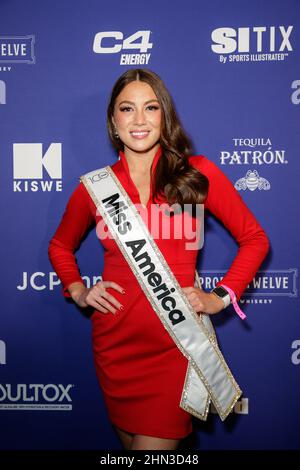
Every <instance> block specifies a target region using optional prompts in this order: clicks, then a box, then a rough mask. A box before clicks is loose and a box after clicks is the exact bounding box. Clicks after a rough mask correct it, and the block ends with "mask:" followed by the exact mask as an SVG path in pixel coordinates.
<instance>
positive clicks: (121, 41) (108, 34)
mask: <svg viewBox="0 0 300 470" xmlns="http://www.w3.org/2000/svg"><path fill="white" fill-rule="evenodd" d="M150 34H151V31H137V32H136V33H134V34H131V35H130V36H128V37H126V36H125V35H124V34H123V33H122V32H121V31H102V32H99V33H97V34H96V35H95V37H94V43H93V52H94V53H95V54H119V55H120V65H145V64H148V63H149V60H150V56H151V54H150V53H149V52H148V50H149V49H152V46H153V44H152V43H151V42H150ZM129 50H131V51H132V50H137V51H139V52H138V53H134V54H132V53H127V51H129ZM122 51H123V52H124V53H122ZM125 51H126V53H125Z"/></svg>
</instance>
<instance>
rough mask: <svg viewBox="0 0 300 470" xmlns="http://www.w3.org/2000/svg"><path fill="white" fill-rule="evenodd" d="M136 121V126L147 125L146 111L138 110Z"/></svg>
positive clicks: (135, 116)
mask: <svg viewBox="0 0 300 470" xmlns="http://www.w3.org/2000/svg"><path fill="white" fill-rule="evenodd" d="M134 120H135V123H136V124H144V123H145V120H146V119H145V113H144V110H143V109H141V110H138V109H137V110H136V112H135V115H134Z"/></svg>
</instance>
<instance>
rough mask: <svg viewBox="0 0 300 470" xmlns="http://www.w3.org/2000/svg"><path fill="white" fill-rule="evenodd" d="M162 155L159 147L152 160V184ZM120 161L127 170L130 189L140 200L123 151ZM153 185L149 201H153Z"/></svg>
mask: <svg viewBox="0 0 300 470" xmlns="http://www.w3.org/2000/svg"><path fill="white" fill-rule="evenodd" d="M161 155H162V149H161V146H159V147H158V149H157V151H156V153H155V155H154V158H153V160H152V166H151V183H152V181H153V175H154V173H155V169H156V165H157V162H158V160H159V158H160V156H161ZM119 160H120V162H121V163H122V166H123V169H124V170H125V173H126V175H127V180H128V182H129V183H130V185H129V187H130V189H131V191H134V192H135V193H136V196H137V197H138V198H139V192H138V190H137V187H136V186H135V184H134V182H133V180H132V179H131V176H130V172H129V166H128V162H127V160H126V157H125V154H124V152H123V151H122V150H120V151H119ZM152 194H153V192H152V184H150V198H149V201H148V202H150V200H151V199H152Z"/></svg>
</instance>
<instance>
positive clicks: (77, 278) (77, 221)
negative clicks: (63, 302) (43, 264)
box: [48, 182, 95, 297]
mask: <svg viewBox="0 0 300 470" xmlns="http://www.w3.org/2000/svg"><path fill="white" fill-rule="evenodd" d="M94 220H95V219H94V215H93V210H92V205H91V200H90V197H89V195H88V193H87V191H86V189H85V187H84V185H83V183H81V182H80V183H79V184H78V186H77V187H76V188H75V190H74V191H73V193H72V195H71V197H70V199H69V201H68V204H67V206H66V208H65V211H64V214H63V216H62V218H61V221H60V224H59V226H58V228H57V230H56V232H55V234H54V235H53V237H52V238H51V240H50V242H49V246H48V255H49V259H50V262H51V264H52V266H53V268H54V270H55V272H56V273H57V275H58V277H59V279H60V280H61V283H62V286H63V295H64V296H65V297H71V296H70V294H69V292H68V286H69V285H70V284H72V283H73V282H81V283H82V284H83V285H84V282H83V279H82V277H81V275H80V272H79V268H78V265H77V261H76V257H75V255H74V252H75V251H76V250H77V249H78V247H79V245H80V241H81V239H82V238H83V237H84V235H85V233H86V232H87V230H88V228H89V227H90V226H91V225H92V223H93V221H94Z"/></svg>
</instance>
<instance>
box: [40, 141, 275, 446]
mask: <svg viewBox="0 0 300 470" xmlns="http://www.w3.org/2000/svg"><path fill="white" fill-rule="evenodd" d="M119 155H120V159H119V160H118V161H117V162H116V163H114V164H113V165H111V168H112V169H113V171H114V173H115V175H116V176H117V178H118V179H119V181H120V182H121V184H122V185H123V186H124V188H125V189H126V191H127V193H128V195H129V197H130V199H131V200H132V202H133V203H134V204H136V205H139V207H140V204H141V202H140V198H139V193H138V190H137V188H136V186H135V184H134V182H133V181H132V179H131V177H130V173H129V168H128V164H127V160H126V158H125V155H124V153H123V152H120V154H119ZM161 155H162V153H161V149H160V148H159V149H158V151H157V152H156V154H155V157H154V160H153V165H152V170H151V171H152V175H151V176H152V177H153V175H154V174H155V168H156V164H157V161H158V159H159V158H160V157H161ZM190 163H191V164H192V165H193V166H194V167H196V168H197V169H199V171H201V172H202V173H203V174H205V175H206V176H207V178H208V179H209V191H208V196H207V198H206V200H205V209H208V210H209V211H210V212H211V213H212V214H214V215H215V216H216V217H217V218H218V219H219V220H220V221H221V222H222V223H223V224H224V226H225V227H226V228H227V229H228V230H229V231H230V232H231V234H232V235H233V237H234V238H235V239H236V241H237V243H238V245H239V249H238V252H237V254H236V256H235V258H234V260H233V262H232V264H231V266H230V267H229V269H228V271H227V273H226V275H225V276H224V278H223V281H222V282H224V284H226V285H227V286H228V287H230V288H231V289H232V290H233V291H234V292H235V294H236V297H237V299H239V298H240V297H241V294H242V293H243V291H244V290H245V288H246V286H247V285H248V283H249V282H250V281H251V280H252V279H253V277H254V275H255V273H256V272H257V270H258V268H259V266H260V265H261V263H262V261H263V259H264V258H265V256H266V254H267V252H268V249H269V241H268V238H267V236H266V234H265V232H264V230H263V229H262V227H261V226H260V224H259V223H258V221H257V220H256V219H255V217H254V215H253V214H252V212H251V211H250V210H249V209H248V207H247V206H246V205H245V203H244V202H243V200H242V198H241V196H240V194H239V193H238V192H237V191H236V189H235V188H234V186H233V185H232V183H231V182H230V180H229V179H228V178H227V177H226V176H225V175H224V173H223V172H222V171H221V170H220V169H219V168H218V167H217V165H215V164H214V163H213V162H212V161H210V160H209V159H208V158H206V157H204V156H201V155H200V156H192V157H190ZM151 196H152V188H150V198H149V201H148V204H147V207H146V210H147V211H148V212H149V221H148V224H149V225H148V228H149V230H150V232H151V217H150V210H149V209H150V204H151ZM160 202H162V199H161V200H160ZM101 220H102V218H101V216H100V215H99V214H98V212H97V213H96V208H95V205H94V203H93V201H92V200H91V198H90V196H89V194H88V192H87V190H86V188H85V187H84V185H83V183H79V184H78V186H77V187H76V189H75V190H74V192H73V194H72V195H71V198H70V199H69V202H68V204H67V207H66V210H65V212H64V214H63V217H62V220H61V222H60V224H59V226H58V228H57V230H56V232H55V234H54V236H53V238H52V239H51V241H50V244H49V257H50V260H51V262H52V265H53V267H54V269H55V271H56V273H57V274H58V276H59V278H60V280H61V282H62V285H63V289H64V295H65V296H68V292H67V288H68V286H69V285H70V284H71V283H73V282H76V281H79V282H82V283H83V280H82V278H81V276H80V272H79V270H78V267H77V263H76V258H75V256H74V252H75V251H76V248H77V247H78V245H79V243H80V240H81V239H82V237H83V236H84V234H85V233H86V231H87V229H88V227H89V226H90V225H91V224H92V223H96V224H98V222H101ZM151 233H152V232H151ZM154 240H155V242H156V243H157V245H158V247H159V248H160V250H161V252H162V253H163V255H164V257H165V259H166V261H167V262H168V264H169V266H170V268H171V270H172V271H173V273H174V275H175V277H176V278H177V280H178V282H179V284H180V285H181V287H187V286H193V285H194V275H195V265H196V257H197V250H186V249H185V242H186V240H185V238H184V237H182V238H173V239H172V238H171V239H164V238H161V239H160V238H155V239H154ZM101 243H102V244H103V246H104V269H103V272H102V279H103V280H109V281H115V282H117V283H118V284H120V285H121V286H122V287H123V288H124V289H125V290H126V294H125V295H122V294H121V293H119V292H118V291H116V290H115V289H112V288H109V289H108V292H110V293H111V294H112V295H113V296H114V297H115V298H117V299H118V300H119V301H120V303H121V304H123V305H124V310H123V311H120V312H118V313H117V314H116V315H113V314H112V313H108V314H101V313H100V312H97V311H96V310H95V311H94V313H93V315H92V316H91V322H92V341H93V353H94V362H95V367H96V373H97V377H98V380H99V383H100V386H101V389H102V391H103V397H104V400H105V404H106V407H107V410H108V413H109V417H110V420H111V422H112V423H113V424H115V425H116V426H118V427H119V428H121V429H123V430H125V431H127V432H131V433H134V434H143V435H148V436H156V437H161V438H170V439H180V438H183V437H185V436H187V435H188V434H189V433H190V432H191V431H192V419H191V418H192V416H191V415H190V414H189V413H188V412H186V411H185V410H183V409H182V408H180V407H179V403H180V398H181V393H182V389H183V385H184V379H185V375H186V369H187V364H188V362H187V359H186V357H185V356H184V355H183V354H182V353H181V351H180V350H179V349H178V347H177V346H176V344H175V343H174V341H173V340H172V339H171V337H170V336H169V334H168V332H167V330H166V329H165V328H164V326H163V324H162V323H161V321H160V320H159V318H158V317H157V314H156V313H155V312H154V311H153V309H152V306H151V304H150V303H149V301H148V299H147V298H146V296H145V294H144V292H143V291H142V290H141V288H140V286H139V284H138V282H137V280H136V279H135V277H134V274H133V272H132V271H131V269H130V267H129V265H128V264H127V262H126V260H125V258H124V257H123V255H122V253H121V252H120V250H119V248H118V246H117V244H116V242H115V241H114V240H113V239H112V238H111V237H108V238H103V239H102V240H101ZM220 283H221V281H220ZM218 284H219V283H218Z"/></svg>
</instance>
